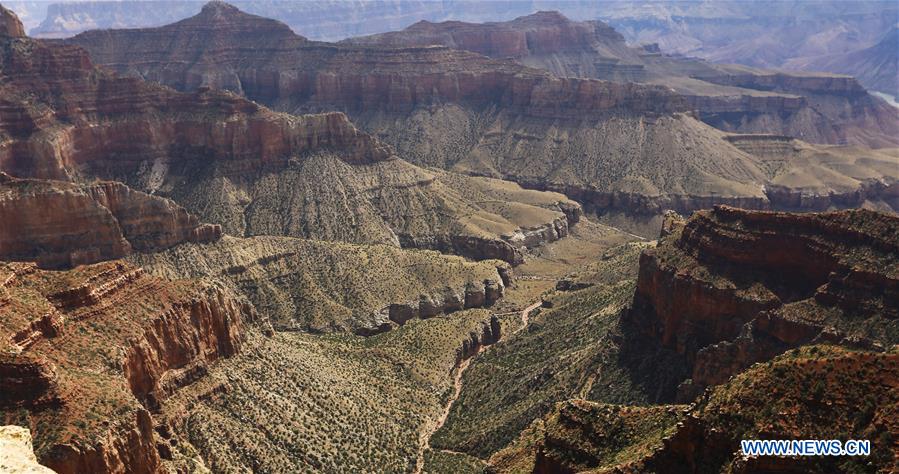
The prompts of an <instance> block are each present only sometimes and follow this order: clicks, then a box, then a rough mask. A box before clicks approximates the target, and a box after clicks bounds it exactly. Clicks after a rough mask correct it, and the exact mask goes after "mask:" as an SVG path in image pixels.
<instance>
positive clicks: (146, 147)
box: [0, 2, 576, 265]
mask: <svg viewBox="0 0 899 474" xmlns="http://www.w3.org/2000/svg"><path fill="white" fill-rule="evenodd" d="M235 18H236V19H237V20H239V21H233V20H234V19H235ZM182 29H183V31H185V32H187V33H185V35H181V36H176V37H175V41H180V42H186V44H187V45H188V46H190V47H189V48H188V50H190V48H199V47H201V46H202V47H204V48H206V47H209V46H212V45H214V44H220V45H221V46H222V48H224V49H227V48H226V46H227V44H228V42H227V41H226V40H227V39H234V38H236V37H253V38H256V39H255V40H254V41H258V42H259V44H256V46H257V47H259V48H260V50H265V48H267V47H270V48H281V49H286V50H292V49H291V48H296V47H302V45H304V44H305V43H306V41H305V40H303V39H302V38H298V37H295V35H293V33H291V32H290V30H289V29H288V28H286V27H284V26H283V25H280V24H279V23H277V22H273V21H271V20H266V19H263V18H259V17H253V16H251V15H245V14H243V13H241V12H239V11H237V10H235V9H234V8H233V7H230V6H227V5H226V4H223V3H220V2H219V3H214V4H211V5H210V6H209V7H208V8H206V9H204V11H203V12H202V13H201V15H200V16H199V17H198V18H194V19H189V20H186V21H185V22H182V23H181V24H179V25H178V27H177V28H176V30H177V31H182ZM260 29H262V30H264V31H267V32H269V33H271V32H272V31H278V32H279V34H278V35H274V36H272V35H268V36H266V35H258V34H257V33H258V31H259V30H260ZM199 32H202V33H199ZM219 36H221V37H219ZM197 38H202V41H197ZM216 38H218V39H216ZM289 38H294V39H295V40H296V41H294V42H293V43H291V42H290V41H288V39H289ZM4 41H5V43H6V46H7V47H6V48H5V49H3V52H2V60H3V64H5V66H4V76H3V82H2V83H0V95H2V96H3V97H4V98H6V102H4V104H6V105H4V106H2V107H0V109H2V110H0V129H2V130H3V131H4V132H5V135H4V139H3V141H2V143H0V171H5V172H7V173H9V174H11V175H15V176H20V177H31V178H41V179H47V178H50V179H60V180H71V181H77V182H84V181H88V180H89V179H91V178H95V177H99V178H105V179H115V180H118V181H122V182H125V183H127V184H128V185H129V186H131V187H133V188H135V189H139V190H142V191H146V192H148V193H150V194H154V195H160V196H166V197H170V198H172V199H174V200H175V201H176V202H178V203H179V204H181V205H183V206H184V207H185V208H187V209H188V211H190V212H191V213H193V214H196V215H198V216H200V218H202V219H203V220H206V221H208V222H213V223H215V224H219V225H221V226H222V230H223V231H224V232H227V233H231V234H236V235H260V234H268V235H272V234H274V235H291V236H297V237H307V238H317V239H324V240H341V241H349V242H358V243H387V244H391V245H396V246H400V245H402V246H411V247H417V248H431V249H439V250H441V251H446V252H454V253H459V254H461V255H466V256H469V257H472V258H502V259H504V260H507V261H509V262H512V263H519V262H520V261H521V259H522V250H523V249H524V248H526V247H533V246H536V245H539V244H541V243H545V242H549V241H552V240H555V239H558V238H560V237H563V236H564V235H565V234H566V233H567V226H568V225H569V224H570V223H573V222H574V220H569V222H562V221H561V220H559V218H560V217H564V216H565V212H564V211H562V207H566V206H568V207H570V208H572V209H574V208H575V207H576V204H574V203H572V202H571V201H568V200H567V199H565V198H564V197H562V196H559V197H558V199H556V202H555V203H549V202H545V201H547V200H546V199H544V198H542V197H540V196H539V195H540V193H530V194H528V193H519V195H520V196H522V197H523V198H526V199H523V202H521V203H519V204H516V208H515V209H514V211H515V213H513V214H515V215H522V216H525V217H524V218H523V219H519V218H517V217H515V215H513V214H510V213H505V214H504V212H502V211H498V210H489V209H485V208H484V207H485V206H483V205H480V204H479V203H477V202H474V201H473V199H475V197H476V196H483V195H485V193H487V194H489V192H490V191H489V190H486V188H488V187H490V186H485V185H483V184H479V183H481V182H482V181H483V180H481V181H480V182H474V181H472V182H470V183H466V184H463V186H462V187H464V188H465V189H467V190H472V189H479V190H478V191H476V192H477V194H476V195H474V194H473V195H471V196H466V195H462V194H461V193H460V192H459V191H460V190H461V188H460V189H454V188H453V187H450V186H449V184H448V183H449V182H453V183H458V182H460V181H465V179H464V178H462V177H447V176H446V175H445V174H440V175H439V176H438V175H436V174H435V173H432V172H429V171H426V170H423V169H420V168H418V167H416V166H413V165H411V164H409V163H407V162H405V161H403V160H400V159H398V158H397V157H396V156H395V154H394V153H393V151H392V150H391V149H390V147H389V146H387V145H385V144H384V143H382V142H381V141H379V140H377V139H376V138H374V137H373V136H371V135H369V134H367V133H364V132H361V131H360V130H358V129H357V128H356V127H355V126H354V125H353V124H352V123H350V121H349V120H348V118H347V117H346V115H344V114H342V113H339V112H328V113H323V114H314V115H303V116H293V115H288V114H283V113H276V112H273V111H271V110H268V109H266V108H264V107H262V106H259V105H257V104H255V103H253V102H250V101H248V100H246V99H243V98H240V97H238V96H236V95H234V94H229V93H225V92H221V91H214V90H211V89H209V88H208V87H206V86H205V85H204V86H203V87H200V88H198V89H196V90H193V91H192V92H190V93H178V92H175V91H172V90H171V89H168V88H166V87H162V86H159V85H153V84H149V83H145V82H143V81H141V80H138V79H135V78H124V77H118V76H116V75H114V74H112V73H110V72H108V71H105V70H101V69H97V68H95V67H94V66H93V65H92V64H91V62H90V60H89V59H88V57H87V55H86V54H85V52H84V51H83V50H82V49H80V48H78V47H74V46H71V45H63V44H59V43H45V42H40V41H35V40H31V39H29V38H25V37H22V38H4ZM197 61H198V60H197ZM197 61H191V63H194V64H196V63H197ZM213 85H215V86H217V87H224V86H223V85H221V84H213ZM338 92H339V91H338ZM375 92H376V93H377V91H375ZM339 94H342V92H339ZM378 94H379V93H378ZM506 185H507V184H506ZM506 185H502V186H498V187H499V188H502V187H503V186H506ZM107 187H108V186H107ZM101 188H102V186H101V187H97V188H96V189H97V190H96V192H95V194H96V193H100V194H103V193H104V192H105V193H107V194H109V193H110V192H112V188H110V189H107V190H104V189H101ZM116 189H119V188H116ZM131 194H134V195H135V196H136V195H139V193H137V194H135V193H131ZM287 195H289V196H291V198H290V199H287V200H285V199H283V197H284V196H287ZM104 199H105V198H104ZM554 199H555V198H554ZM145 201H146V202H148V203H163V202H167V201H164V200H158V199H155V198H154V199H151V200H149V201H147V200H143V201H140V202H145ZM533 201H537V202H539V204H538V205H536V206H534V205H531V204H530V202H533ZM67 203H69V204H67V205H76V204H75V201H74V200H67ZM100 203H101V204H103V205H104V206H106V207H110V206H116V207H117V208H116V209H111V211H112V213H113V215H114V217H116V218H118V219H119V220H120V222H119V224H120V226H121V227H123V229H122V231H123V232H124V240H125V241H126V242H122V241H121V240H122V239H117V238H115V235H114V234H115V231H114V230H112V231H108V232H107V230H104V229H107V228H108V227H110V225H105V226H104V225H100V226H97V228H96V229H95V233H97V234H102V233H104V232H105V233H108V234H110V235H109V236H105V237H103V238H99V237H100V236H98V238H97V239H93V238H91V240H95V241H97V242H99V243H100V245H105V246H106V247H109V248H105V247H104V248H97V249H91V248H85V249H81V250H80V253H77V254H72V253H71V252H69V255H65V254H59V255H51V254H47V255H45V256H44V258H47V259H56V260H58V262H56V263H55V264H56V265H64V264H77V263H83V262H92V261H97V260H99V259H100V258H101V256H105V257H103V258H117V257H121V256H123V255H125V254H127V253H129V249H128V248H127V246H126V243H127V244H129V245H130V246H132V247H134V248H135V249H137V250H140V249H141V247H146V248H151V247H152V248H165V247H168V246H170V245H172V244H173V243H175V242H178V241H183V240H193V241H199V240H209V239H214V238H215V237H216V235H217V234H218V232H219V231H218V230H216V229H215V228H213V227H203V228H199V229H197V232H196V234H197V235H191V236H189V237H190V238H181V237H179V236H178V235H176V234H178V231H177V229H173V230H171V231H163V230H162V229H154V230H153V233H154V235H153V236H152V237H151V236H149V235H143V234H141V235H137V234H139V233H140V232H144V234H146V233H147V232H146V229H145V230H144V231H141V229H140V228H139V227H140V226H141V225H150V226H151V227H152V226H157V227H158V226H163V225H169V224H170V223H167V222H163V221H160V222H155V223H154V222H137V221H134V219H131V220H128V219H124V220H123V219H122V217H123V216H124V215H125V214H127V213H129V212H133V211H137V209H130V208H128V207H127V206H131V205H133V204H130V201H128V200H124V199H123V200H114V201H111V202H109V203H107V202H106V201H105V200H103V199H101V200H100ZM85 205H91V206H92V204H89V203H88V204H85ZM148 205H149V204H148ZM154 205H156V204H154ZM123 206H124V207H123ZM520 206H525V207H527V206H530V208H529V209H527V210H523V209H521V208H519V207H520ZM118 207H121V209H118ZM51 208H52V207H51ZM144 211H146V212H148V213H149V212H150V211H149V210H148V209H143V210H142V211H141V212H144ZM100 212H101V213H102V210H101V211H100ZM173 212H174V211H173ZM178 212H182V211H178ZM26 214H27V213H26ZM28 215H30V214H28ZM534 216H539V218H534ZM187 218H188V217H187V216H186V215H184V216H180V215H179V217H178V218H177V220H178V222H177V223H175V224H172V225H174V226H175V227H179V226H183V225H184V224H182V223H181V221H183V220H184V219H187ZM566 219H567V218H566ZM106 220H109V219H108V216H107V217H106ZM62 224H63V225H68V224H70V223H62ZM107 224H109V223H107ZM75 225H76V226H77V224H75ZM129 233H135V235H134V236H131V235H129ZM166 233H168V234H172V235H166ZM132 237H133V238H132ZM147 239H149V240H148V241H146V242H145V241H144V240H147ZM153 239H156V240H158V241H157V242H153V241H151V240H153ZM138 240H139V241H138ZM25 250H27V249H24V250H22V251H20V250H18V249H17V250H16V251H15V252H13V253H15V254H16V255H18V254H20V253H21V254H26V253H27V252H26V251H25ZM60 252H62V250H60ZM25 256H26V257H27V255H25ZM16 258H19V257H16Z"/></svg>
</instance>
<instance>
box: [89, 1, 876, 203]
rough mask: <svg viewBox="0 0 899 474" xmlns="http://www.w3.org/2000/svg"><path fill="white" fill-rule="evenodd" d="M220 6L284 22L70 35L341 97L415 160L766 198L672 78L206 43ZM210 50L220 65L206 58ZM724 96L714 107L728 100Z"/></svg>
mask: <svg viewBox="0 0 899 474" xmlns="http://www.w3.org/2000/svg"><path fill="white" fill-rule="evenodd" d="M223 16H224V17H227V18H228V20H227V24H229V25H231V24H240V25H241V26H240V27H239V28H237V29H238V30H239V31H248V30H251V29H253V28H255V30H254V31H255V35H257V36H266V35H268V34H269V30H272V31H273V33H272V34H273V35H274V36H276V37H280V35H283V34H285V33H284V27H283V25H280V26H278V27H273V26H272V23H271V22H270V21H266V20H263V19H260V18H259V17H256V16H252V15H248V14H245V13H242V12H240V11H239V10H237V9H235V8H234V7H230V6H228V5H226V4H222V3H211V4H209V5H207V6H206V7H205V8H204V10H203V11H202V12H201V13H200V14H199V15H197V16H196V17H194V18H191V19H189V20H185V21H183V22H179V23H176V24H173V25H168V26H165V27H160V28H149V29H140V30H111V31H102V32H99V31H98V32H89V33H84V34H82V35H79V36H78V37H76V38H73V39H72V40H71V42H72V43H76V44H80V45H82V46H84V47H85V48H87V49H88V50H89V51H91V54H92V55H94V56H95V57H96V58H98V61H99V62H101V63H104V64H107V65H109V66H111V67H113V68H115V69H117V70H119V71H122V72H127V73H129V74H137V75H139V76H141V77H144V78H147V79H151V80H156V81H161V82H163V83H166V84H169V85H171V86H173V87H176V88H179V89H184V90H191V89H193V88H196V87H199V86H200V85H201V84H213V85H217V86H220V87H227V88H231V89H232V90H236V91H241V92H242V93H243V94H245V95H246V96H247V97H249V98H251V99H253V100H257V101H260V102H263V103H266V104H269V105H271V106H273V107H276V108H278V109H280V110H287V111H293V112H296V111H317V110H326V109H335V108H336V109H339V110H344V111H346V112H347V113H348V114H349V115H350V116H352V117H353V120H354V122H356V123H358V124H359V125H360V127H362V128H364V129H366V130H368V131H370V132H372V133H373V134H375V135H376V136H378V137H379V139H381V140H383V141H384V142H386V143H389V144H391V145H392V146H393V147H394V148H395V149H396V150H397V153H398V154H399V155H400V156H402V157H404V158H406V159H409V160H410V161H411V162H413V163H416V164H420V165H421V164H423V165H428V166H438V167H441V168H445V169H452V170H457V171H464V172H466V173H472V174H479V175H486V176H492V177H500V178H505V179H512V180H515V181H518V182H520V183H522V184H524V185H526V186H528V187H536V188H538V189H549V190H554V191H559V192H563V193H565V194H567V195H568V196H570V197H573V198H575V199H578V200H580V201H581V202H584V203H585V204H589V205H590V207H592V208H595V209H597V210H599V211H601V212H612V211H625V212H631V213H642V214H655V213H658V212H660V211H661V210H663V209H665V208H674V209H677V210H678V211H681V212H689V211H692V210H694V209H699V208H703V207H708V206H710V205H712V204H715V203H729V204H734V205H740V206H745V207H754V208H768V207H771V203H770V202H769V200H768V198H767V196H765V193H764V190H763V189H764V188H763V187H764V185H765V184H766V179H767V178H766V176H765V173H764V172H763V170H762V169H760V164H759V159H758V158H757V157H755V156H753V155H751V154H748V153H746V152H744V151H742V150H740V149H738V148H736V147H735V146H733V145H732V144H731V143H730V142H729V141H727V140H726V139H724V134H723V133H721V132H719V131H717V130H715V129H713V128H711V127H708V126H706V125H704V124H702V123H701V122H699V121H698V120H696V119H695V118H693V117H691V116H690V115H689V114H679V112H687V111H690V110H691V109H692V108H693V106H692V105H691V104H690V102H691V101H694V102H695V100H696V99H691V98H690V97H688V96H683V95H678V94H675V93H672V92H671V90H670V89H668V88H667V87H662V86H653V85H639V84H633V83H626V84H625V83H614V82H603V81H596V80H587V79H576V78H558V77H553V76H552V75H550V74H548V73H546V72H544V71H540V70H537V69H531V68H528V67H525V66H522V65H519V64H517V63H514V62H512V61H508V60H492V59H488V58H485V57H483V56H481V55H478V54H475V53H471V52H465V51H461V50H453V49H449V48H445V47H406V48H384V47H364V46H351V45H335V44H327V43H319V42H311V41H304V40H303V39H302V38H300V37H298V36H294V37H292V39H286V40H284V41H282V42H281V43H279V44H277V45H269V44H263V45H262V46H261V47H260V48H256V49H254V50H252V51H247V50H245V49H242V48H241V47H240V46H239V45H240V44H241V43H240V38H239V37H237V36H232V37H230V38H229V39H227V40H226V38H225V36H223V35H222V34H221V33H215V34H214V35H212V36H210V44H214V45H215V47H214V48H212V47H206V46H205V43H203V42H199V44H198V41H195V40H193V39H191V38H193V37H196V36H203V35H207V33H204V32H205V31H207V29H206V28H207V27H206V26H200V25H212V24H215V22H220V21H223V20H221V18H222V17H223ZM541 31H542V30H541ZM169 38H175V39H176V40H177V41H176V42H175V43H170V42H169V41H168V39H169ZM556 42H558V41H556ZM212 63H215V64H216V68H215V70H210V69H209V68H208V67H207V66H205V65H209V64H212ZM195 64H201V66H194V65H195ZM225 76H227V77H229V78H230V79H228V80H227V81H219V79H220V78H222V77H225ZM727 77H730V76H727ZM235 78H236V79H235ZM724 80H725V79H721V81H722V82H723V81H724ZM706 84H708V85H709V87H716V88H722V87H724V88H726V87H730V86H723V85H717V84H712V83H706ZM238 86H239V87H238ZM759 87H761V86H759ZM808 87H811V86H808ZM760 94H762V95H765V94H766V93H761V92H760ZM775 95H776V94H775ZM762 99H763V100H762V102H757V101H756V100H755V98H754V97H753V98H751V100H747V101H746V102H745V105H746V107H748V109H747V110H750V109H754V108H756V107H759V106H760V107H762V109H761V110H764V107H768V104H767V103H766V102H765V101H766V100H768V99H766V98H764V97H762ZM775 99H777V98H775ZM716 100H717V99H716ZM741 100H742V99H741ZM777 100H780V99H777ZM790 100H793V99H788V101H790ZM730 102H731V101H730V99H727V100H725V103H724V104H723V105H722V104H719V105H720V107H719V111H721V112H722V113H723V111H726V110H731V109H729V108H728V107H729V105H728V103H730ZM741 103H742V102H741ZM775 106H776V107H780V105H776V104H775ZM741 107H742V106H741ZM778 110H780V109H778ZM725 115H726V114H725ZM760 123H761V122H760ZM885 123H887V125H889V122H885ZM868 133H869V134H870V136H872V137H873V136H874V135H877V134H878V133H879V132H877V129H871V130H870V131H869V132H868ZM887 169H888V168H887ZM883 173H885V174H888V175H892V173H891V172H889V171H884V172H883ZM881 177H883V176H882V175H881V176H878V178H881ZM830 191H831V190H830V189H827V191H824V190H822V191H821V193H822V194H821V195H822V196H827V195H828V194H830ZM834 205H835V206H839V204H837V203H834Z"/></svg>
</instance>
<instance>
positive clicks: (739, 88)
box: [345, 12, 899, 148]
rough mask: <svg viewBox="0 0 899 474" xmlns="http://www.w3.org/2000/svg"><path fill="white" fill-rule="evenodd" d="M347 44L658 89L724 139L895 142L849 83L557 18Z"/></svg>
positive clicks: (424, 27) (889, 112) (887, 112)
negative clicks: (654, 46) (480, 59)
mask: <svg viewBox="0 0 899 474" xmlns="http://www.w3.org/2000/svg"><path fill="white" fill-rule="evenodd" d="M345 42H347V43H351V44H362V45H367V46H382V47H384V46H388V47H408V46H413V45H417V46H426V45H445V46H448V47H452V48H456V49H462V50H467V51H474V52H478V53H481V54H484V55H486V56H489V57H493V58H497V59H504V58H512V59H514V60H515V61H516V62H518V63H520V64H523V65H526V66H530V67H535V68H540V69H545V70H548V71H550V72H552V73H553V74H555V75H557V76H560V77H584V78H596V79H605V80H611V81H616V82H629V81H638V82H646V83H655V84H663V85H667V86H670V87H672V88H674V90H676V91H677V92H678V93H680V94H683V95H684V96H685V98H686V100H687V102H688V104H689V105H690V107H691V108H692V109H694V110H696V111H697V112H698V114H699V116H700V117H701V118H702V119H703V120H704V121H705V122H707V123H709V124H711V125H713V126H715V127H718V128H721V129H724V130H728V131H735V132H741V133H769V134H770V133H776V134H788V135H792V136H795V137H799V138H802V139H803V140H806V141H809V142H815V143H836V144H847V143H848V144H854V145H867V146H871V147H878V148H879V147H894V146H896V145H897V144H899V142H897V140H896V138H895V137H896V136H897V134H899V128H897V127H899V114H897V112H896V110H894V109H893V108H891V107H889V106H888V105H887V104H885V103H883V102H882V101H880V100H878V99H875V98H874V97H872V96H871V95H869V94H868V93H867V92H866V91H865V90H864V88H863V87H862V86H861V85H859V83H858V82H857V81H856V80H855V79H853V78H851V77H848V76H836V75H832V74H823V73H821V74H815V73H785V72H775V71H767V70H761V69H753V68H748V67H743V66H730V65H719V64H714V63H708V62H705V61H701V60H697V59H693V58H688V57H684V56H668V55H665V54H662V53H661V52H660V51H655V50H647V49H644V48H638V47H630V46H628V45H627V44H626V42H625V40H624V37H623V36H621V35H620V34H619V33H618V32H616V31H615V30H614V29H613V28H611V27H610V26H608V25H606V24H605V23H602V22H599V21H585V22H578V21H571V20H569V19H568V18H565V17H564V16H563V15H561V14H559V13H558V12H538V13H534V14H532V15H528V16H523V17H520V18H516V19H514V20H512V21H507V22H493V23H480V24H479V23H463V22H458V21H449V22H443V23H428V22H420V23H416V24H414V25H412V26H410V27H408V28H406V29H405V30H402V31H398V32H391V33H382V34H378V35H373V36H368V37H361V38H351V39H349V40H346V41H345ZM894 59H895V58H894ZM847 111H849V113H848V114H847Z"/></svg>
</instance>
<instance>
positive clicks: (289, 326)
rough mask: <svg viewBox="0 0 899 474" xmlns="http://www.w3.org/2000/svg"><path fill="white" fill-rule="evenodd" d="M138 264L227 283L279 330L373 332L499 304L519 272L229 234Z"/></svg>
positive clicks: (140, 258) (379, 248)
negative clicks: (214, 242) (417, 319)
mask: <svg viewBox="0 0 899 474" xmlns="http://www.w3.org/2000/svg"><path fill="white" fill-rule="evenodd" d="M130 260H131V261H133V262H135V263H136V264H139V265H141V266H142V267H143V268H144V269H145V270H146V271H147V272H149V273H152V274H154V275H157V276H159V277H162V278H166V279H177V278H206V279H207V280H209V279H216V280H219V281H221V282H222V283H223V284H224V285H226V286H228V287H230V288H232V289H233V290H234V291H235V292H239V293H243V294H244V295H246V296H247V298H248V299H249V300H250V301H251V302H252V303H253V305H254V306H255V307H256V309H257V310H258V311H259V312H261V313H263V314H265V315H266V316H267V317H268V318H269V319H270V320H271V322H272V324H273V325H274V327H275V329H278V330H296V329H302V330H307V331H313V332H330V331H353V332H356V333H359V334H364V335H370V334H374V333H377V332H383V331H387V330H390V329H392V328H395V327H397V326H399V325H402V324H405V323H406V322H407V321H408V320H410V319H413V318H429V317H433V316H436V315H439V314H443V313H450V312H453V311H459V310H462V309H465V308H479V307H483V306H489V305H492V304H493V303H494V302H496V301H497V300H498V299H499V298H501V297H502V296H503V291H504V289H505V285H507V284H509V283H510V278H511V277H510V269H509V267H508V264H506V263H504V262H500V261H497V260H485V261H481V262H469V261H466V260H464V259H462V258H460V257H455V256H447V255H441V254H439V253H437V252H433V251H414V250H401V249H398V248H395V247H391V246H387V245H364V246H363V245H352V244H344V243H338V242H324V241H315V240H302V239H293V238H287V237H254V238H250V239H238V238H233V237H225V238H224V239H222V241H221V242H219V243H217V244H215V245H204V246H198V245H181V246H178V247H176V248H173V249H171V250H168V251H165V252H161V253H156V254H149V255H135V256H133V257H131V258H130Z"/></svg>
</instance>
